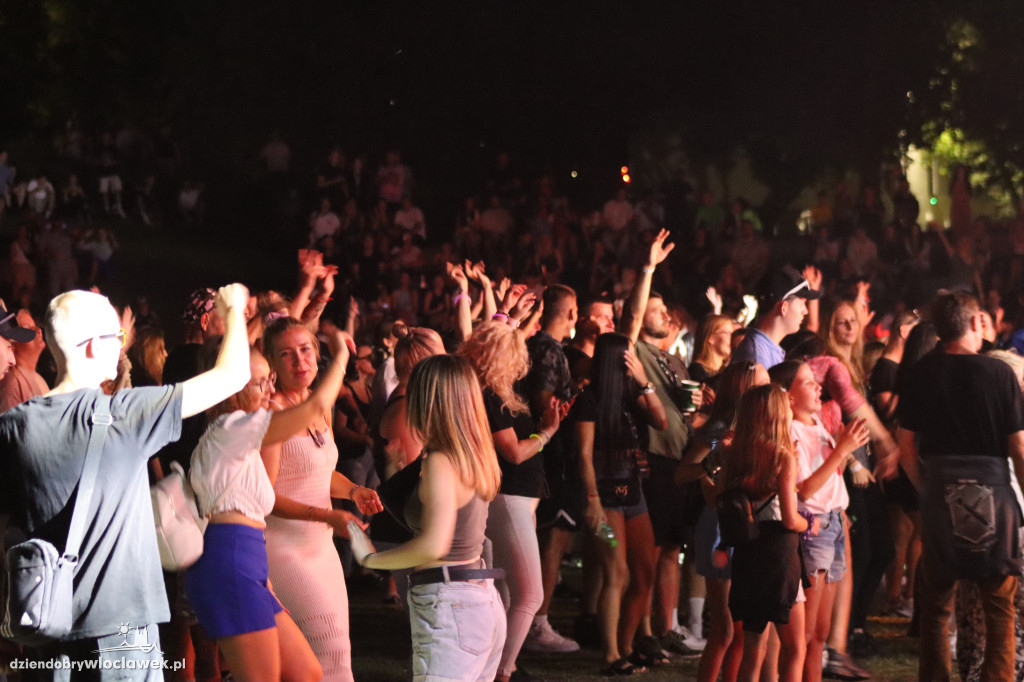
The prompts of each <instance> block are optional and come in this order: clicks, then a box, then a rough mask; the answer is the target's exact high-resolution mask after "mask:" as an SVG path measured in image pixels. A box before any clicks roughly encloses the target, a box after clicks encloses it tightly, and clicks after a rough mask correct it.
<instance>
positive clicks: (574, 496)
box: [519, 284, 583, 653]
mask: <svg viewBox="0 0 1024 682" xmlns="http://www.w3.org/2000/svg"><path fill="white" fill-rule="evenodd" d="M543 302H544V315H543V317H541V319H540V325H541V329H540V331H539V332H537V333H536V334H534V335H533V336H532V337H530V339H529V340H528V341H527V342H526V348H527V350H528V351H529V353H530V371H529V373H528V374H527V375H526V377H525V378H524V379H523V382H522V386H521V387H520V391H519V392H520V394H521V395H523V396H524V397H526V398H527V400H529V402H530V411H531V413H532V414H533V418H534V421H535V422H539V421H540V416H541V414H543V412H544V408H545V406H546V405H549V404H550V402H551V398H552V397H554V398H557V399H558V401H559V402H560V403H563V402H565V401H567V400H569V398H571V397H572V393H573V384H572V378H571V376H570V374H569V362H568V360H566V357H565V351H564V350H563V348H562V340H563V339H564V338H566V337H568V336H569V332H570V331H571V330H572V328H573V326H574V325H575V324H576V317H577V312H578V309H577V305H576V292H575V291H573V290H572V289H571V288H569V287H567V286H564V285H561V284H554V285H552V286H549V287H548V288H547V289H545V290H544V298H543ZM571 438H572V434H571V429H568V428H566V427H564V426H563V427H562V428H560V429H559V430H558V431H557V432H556V433H555V435H554V437H553V438H552V439H551V441H550V442H549V443H548V444H547V445H545V446H544V452H543V457H544V470H545V476H546V480H547V486H548V496H547V498H545V499H542V500H541V502H540V506H539V507H538V508H537V526H538V535H539V536H540V537H539V539H540V552H541V557H540V560H541V565H540V572H541V582H542V583H543V584H544V601H543V602H542V603H541V607H540V609H538V610H537V614H536V615H535V616H534V620H533V626H532V627H531V628H530V632H529V634H528V635H527V637H526V642H525V643H524V644H523V646H524V648H525V649H526V650H527V651H542V652H552V653H569V652H573V651H578V650H579V648H580V647H579V644H577V643H576V642H575V641H573V640H571V639H569V638H568V637H563V636H562V635H560V634H559V633H558V632H556V631H555V630H554V629H553V628H552V627H551V624H550V623H549V622H548V608H549V606H550V605H551V596H552V594H554V591H555V585H556V583H557V582H558V570H559V567H560V566H561V562H562V556H563V555H564V554H565V552H566V551H568V549H569V547H570V546H571V544H572V533H573V531H574V530H576V529H577V528H578V527H579V523H578V519H579V518H580V512H581V507H582V502H581V499H580V498H582V496H583V494H582V487H581V484H580V478H579V467H578V464H577V463H576V461H575V457H573V454H572V443H571Z"/></svg>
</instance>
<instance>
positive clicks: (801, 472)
mask: <svg viewBox="0 0 1024 682" xmlns="http://www.w3.org/2000/svg"><path fill="white" fill-rule="evenodd" d="M789 435H790V437H792V439H793V444H794V445H795V446H796V454H797V471H796V480H797V482H798V483H799V482H801V481H805V480H807V479H808V478H810V476H811V474H813V473H814V472H815V471H817V470H818V469H819V468H820V467H821V465H822V464H823V463H824V462H825V460H826V459H828V456H829V455H831V454H832V450H834V449H835V441H834V440H832V436H830V435H828V432H826V431H825V428H824V427H823V426H822V425H821V424H820V423H815V424H810V425H809V424H804V423H801V422H798V421H796V420H795V419H794V420H793V426H792V427H790V430H789ZM849 504H850V496H849V494H848V493H847V492H846V484H845V483H844V482H843V477H842V475H841V474H840V473H839V468H838V467H836V469H835V470H834V471H832V473H831V474H830V475H829V477H828V479H826V481H825V483H824V485H822V486H821V487H820V488H818V490H817V492H815V493H814V494H813V495H811V496H810V497H808V498H807V499H806V500H800V502H799V507H800V509H805V510H807V511H809V512H811V513H812V514H824V513H826V512H830V511H832V510H833V509H846V507H847V506H848V505H849Z"/></svg>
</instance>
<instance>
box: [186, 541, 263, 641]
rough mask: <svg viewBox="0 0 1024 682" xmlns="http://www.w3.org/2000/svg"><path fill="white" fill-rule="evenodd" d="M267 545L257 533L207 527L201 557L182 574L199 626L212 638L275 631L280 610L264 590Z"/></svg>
mask: <svg viewBox="0 0 1024 682" xmlns="http://www.w3.org/2000/svg"><path fill="white" fill-rule="evenodd" d="M267 572H268V568H267V543H266V541H265V540H264V539H263V531H262V530H260V529H259V528H252V527H251V526H244V525H242V524H238V523H211V524H210V525H209V526H207V527H206V533H205V534H204V536H203V555H202V556H201V557H199V561H197V562H196V563H195V564H193V565H192V567H191V568H189V569H188V572H187V573H185V589H186V590H187V592H188V598H189V600H190V601H191V603H192V606H193V608H194V609H195V612H196V615H197V616H198V617H199V624H200V625H202V626H203V629H205V630H206V633H207V634H208V635H209V636H210V637H212V638H214V639H220V638H221V637H231V636H233V635H244V634H246V633H248V632H258V631H259V630H267V629H269V628H272V627H276V626H277V620H276V618H275V616H276V615H277V614H278V613H280V612H281V611H282V610H283V609H282V608H281V603H280V602H278V600H277V598H276V597H274V595H273V594H271V592H270V589H269V588H268V587H267Z"/></svg>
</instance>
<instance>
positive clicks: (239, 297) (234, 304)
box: [213, 283, 249, 317]
mask: <svg viewBox="0 0 1024 682" xmlns="http://www.w3.org/2000/svg"><path fill="white" fill-rule="evenodd" d="M213 303H214V306H216V308H217V314H218V315H220V316H221V317H227V314H228V311H229V310H240V311H244V310H245V309H246V307H247V306H248V305H249V290H248V289H247V288H245V285H242V284H237V283H236V284H228V285H225V286H222V287H221V288H220V289H218V290H217V295H216V296H214V299H213Z"/></svg>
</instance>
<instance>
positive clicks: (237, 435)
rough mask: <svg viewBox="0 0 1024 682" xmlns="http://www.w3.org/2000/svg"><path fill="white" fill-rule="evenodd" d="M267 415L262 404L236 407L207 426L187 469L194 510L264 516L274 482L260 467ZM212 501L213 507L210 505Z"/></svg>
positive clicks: (271, 502) (268, 509)
mask: <svg viewBox="0 0 1024 682" xmlns="http://www.w3.org/2000/svg"><path fill="white" fill-rule="evenodd" d="M270 417H271V413H270V412H268V411H267V410H263V409H260V410H256V411H255V412H243V411H241V410H237V411H235V412H231V413H229V414H222V415H220V416H219V417H217V419H215V420H214V421H213V423H212V424H210V425H209V426H208V427H207V428H206V433H204V434H203V437H202V438H200V439H199V445H197V446H196V449H195V450H194V451H193V452H192V471H191V472H190V473H189V481H190V482H191V483H192V489H193V490H195V493H196V501H197V502H198V504H199V513H201V514H203V515H204V516H208V515H210V514H215V513H218V512H226V511H237V512H241V513H242V514H245V516H247V517H248V518H250V519H252V520H253V521H258V522H260V523H264V522H265V521H264V519H265V517H266V516H267V515H269V514H270V512H271V511H272V510H273V509H274V486H273V485H271V484H270V478H268V477H267V470H266V469H265V468H264V467H263V460H262V459H261V458H260V445H261V444H262V442H263V436H264V435H265V434H266V432H267V427H269V426H270ZM218 498H219V499H218ZM215 502H216V508H214V509H211V508H210V507H211V505H213V504H214V503H215Z"/></svg>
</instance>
